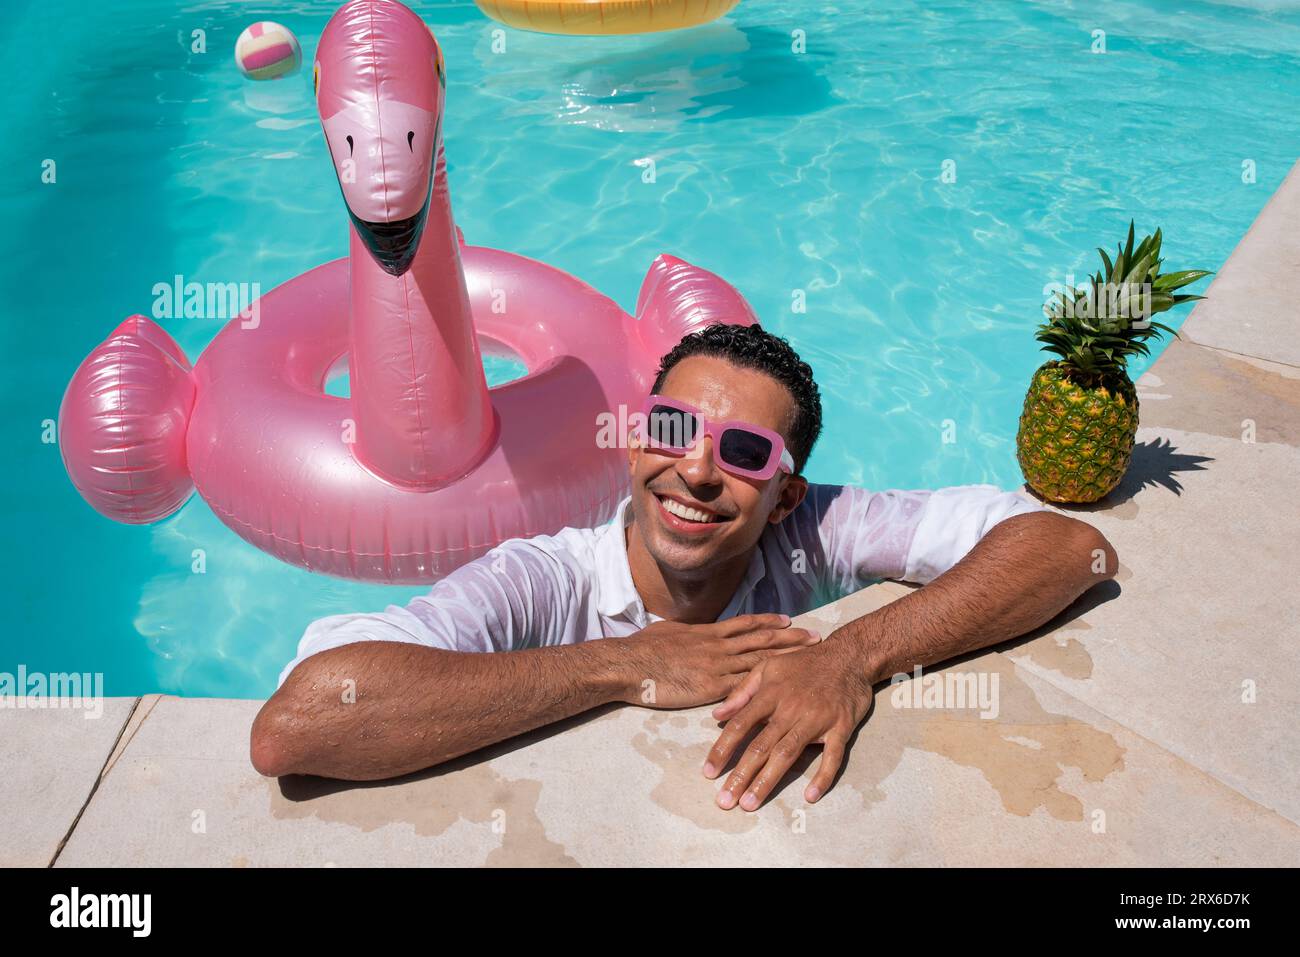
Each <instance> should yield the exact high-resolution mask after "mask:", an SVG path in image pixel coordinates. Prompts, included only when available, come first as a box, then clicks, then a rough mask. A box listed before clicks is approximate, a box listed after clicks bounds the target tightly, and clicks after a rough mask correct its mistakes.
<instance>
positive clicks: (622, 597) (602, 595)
mask: <svg viewBox="0 0 1300 957" xmlns="http://www.w3.org/2000/svg"><path fill="white" fill-rule="evenodd" d="M631 523H632V496H630V495H629V496H627V497H626V498H625V499H623V501H621V502H619V503H618V508H617V509H615V511H614V517H613V519H611V520H610V522H609V523H608V524H606V525H605V527H604V528H602V529H601V530H600V532H599V533H598V535H597V538H596V580H597V582H599V585H600V588H599V592H598V594H597V595H596V610H597V611H598V612H600V614H602V615H604V616H605V617H606V618H616V617H618V616H619V615H623V614H626V615H629V616H630V617H631V618H632V620H633V621H635V622H637V623H638V624H640V623H641V622H643V621H644V620H645V607H644V606H643V605H642V604H641V596H640V595H639V594H638V593H637V590H636V585H634V584H632V569H631V567H630V566H629V565H628V563H627V527H628V525H630V524H631Z"/></svg>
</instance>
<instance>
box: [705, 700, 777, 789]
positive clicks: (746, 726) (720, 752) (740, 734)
mask: <svg viewBox="0 0 1300 957" xmlns="http://www.w3.org/2000/svg"><path fill="white" fill-rule="evenodd" d="M763 712H764V708H763V706H762V704H761V703H760V701H753V700H751V701H750V703H749V704H747V705H745V706H744V707H743V708H741V709H740V711H739V712H738V713H737V714H736V715H735V716H734V717H733V718H732V719H731V720H730V721H728V722H727V726H726V727H725V728H723V729H722V733H721V734H720V735H718V740H717V741H714V742H713V747H712V748H710V749H709V753H708V754H707V755H706V756H705V758H704V776H705V777H706V778H716V777H717V776H718V775H719V774H721V773H722V769H723V768H725V767H726V766H727V762H728V761H730V760H731V755H732V754H733V753H734V752H735V750H736V748H737V747H739V745H740V743H741V742H742V741H744V740H745V738H747V737H748V736H749V732H750V731H751V730H752V729H753V728H754V726H755V725H756V724H757V723H758V722H760V721H761V720H762V719H763V718H764V717H766V715H765V714H764V713H763Z"/></svg>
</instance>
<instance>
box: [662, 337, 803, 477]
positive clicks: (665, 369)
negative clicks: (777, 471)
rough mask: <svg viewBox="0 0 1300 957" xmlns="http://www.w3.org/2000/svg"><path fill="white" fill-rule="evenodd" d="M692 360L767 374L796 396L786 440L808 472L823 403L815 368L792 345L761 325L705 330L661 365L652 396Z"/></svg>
mask: <svg viewBox="0 0 1300 957" xmlns="http://www.w3.org/2000/svg"><path fill="white" fill-rule="evenodd" d="M688 356H717V357H718V358H720V359H726V360H727V361H728V362H731V363H732V364H734V365H738V366H740V367H742V368H745V369H755V370H757V371H759V372H765V373H767V374H768V375H770V376H771V377H772V378H773V379H775V380H776V381H777V382H780V383H781V384H782V385H783V386H785V387H786V388H787V389H788V390H789V391H790V395H791V396H793V398H794V403H795V417H794V422H793V423H792V424H791V426H790V434H789V435H788V436H787V437H786V439H787V444H788V445H789V448H790V455H791V456H792V457H793V458H794V471H795V474H796V475H798V474H799V473H800V472H802V471H803V467H804V465H805V464H806V463H807V462H808V456H809V455H811V454H812V450H813V445H814V444H815V443H816V442H817V436H819V435H821V431H822V399H821V393H820V392H819V391H818V389H817V383H816V382H814V381H813V374H812V369H811V368H810V367H809V366H808V363H806V362H804V361H803V360H802V359H800V358H799V354H798V353H797V352H795V351H794V350H793V349H792V348H790V343H788V342H786V341H785V340H784V339H782V338H781V337H780V336H774V335H772V334H771V333H770V332H768V331H766V330H765V329H762V328H760V327H759V326H758V325H752V326H733V325H726V324H724V323H717V324H715V325H711V326H706V327H705V328H703V329H701V330H700V331H699V332H694V333H691V334H690V335H689V336H687V337H686V338H684V339H682V341H681V342H679V343H678V344H677V345H676V346H674V347H673V349H672V351H671V352H669V353H668V354H667V355H666V356H664V357H663V359H661V360H660V362H659V374H658V375H657V376H656V377H655V384H654V388H653V389H652V390H651V391H653V392H658V391H659V390H660V389H661V388H662V387H663V384H664V380H665V379H667V378H668V373H669V371H671V370H672V367H673V366H675V365H677V363H679V362H681V361H682V360H683V359H685V358H687V357H688Z"/></svg>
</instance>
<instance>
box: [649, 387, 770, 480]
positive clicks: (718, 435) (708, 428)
mask: <svg viewBox="0 0 1300 957" xmlns="http://www.w3.org/2000/svg"><path fill="white" fill-rule="evenodd" d="M657 405H666V406H668V407H669V408H671V409H673V410H674V411H677V412H685V413H686V414H688V415H693V416H695V418H696V419H697V420H698V421H699V423H700V430H699V431H698V432H697V433H696V434H695V440H694V441H693V442H692V443H691V444H690V445H688V446H686V447H685V448H675V447H673V446H667V445H659V444H655V443H652V442H651V441H650V437H649V436H648V435H647V434H646V429H647V427H648V426H649V424H650V412H651V410H652V409H654V407H655V406H657ZM641 418H642V422H643V423H644V425H643V426H642V427H641V428H640V429H639V430H638V431H639V432H640V433H641V441H642V444H643V447H645V448H648V449H654V450H655V451H656V452H663V453H664V454H666V455H685V454H686V453H687V452H689V451H690V450H691V449H693V448H695V446H697V445H699V443H700V436H702V435H707V436H708V437H709V438H711V439H712V440H713V448H714V461H715V462H717V463H718V468H720V469H722V470H723V471H724V472H730V473H731V474H732V475H739V476H741V477H743V478H752V479H770V478H771V477H772V476H773V475H775V474H776V473H777V472H778V471H782V472H788V473H789V474H791V475H793V474H794V456H792V455H791V454H790V450H789V449H787V448H786V447H785V439H783V438H781V436H780V435H779V434H778V433H776V432H773V431H772V430H771V429H765V428H763V427H762V426H761V425H754V424H753V423H752V422H744V421H741V420H740V419H728V420H727V421H725V422H711V421H709V418H708V416H706V415H705V414H704V413H703V412H702V411H700V410H699V409H697V408H696V407H695V406H693V405H691V404H690V403H689V402H683V401H682V400H681V399H672V398H669V397H668V396H666V395H650V396H647V397H646V400H645V404H644V405H643V406H642V407H641ZM728 429H740V430H742V431H745V432H753V433H754V434H755V435H761V436H762V437H763V438H765V439H767V440H768V441H769V442H771V443H772V453H771V454H770V455H769V456H768V458H767V464H766V465H765V466H763V468H761V469H759V470H758V471H751V470H749V469H742V468H739V467H737V466H735V465H731V464H729V463H727V462H724V461H723V460H722V457H721V456H720V455H718V454H717V449H718V445H719V443H720V441H721V439H722V433H723V432H725V431H727V430H728Z"/></svg>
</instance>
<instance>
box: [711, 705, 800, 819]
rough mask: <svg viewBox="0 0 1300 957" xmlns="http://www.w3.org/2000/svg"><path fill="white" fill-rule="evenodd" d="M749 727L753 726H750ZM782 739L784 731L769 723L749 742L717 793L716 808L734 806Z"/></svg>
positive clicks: (727, 808)
mask: <svg viewBox="0 0 1300 957" xmlns="http://www.w3.org/2000/svg"><path fill="white" fill-rule="evenodd" d="M742 713H743V712H742ZM733 720H734V719H733ZM728 727H730V726H728ZM750 727H753V725H752V724H751V725H750ZM724 733H725V732H724ZM783 737H785V732H784V729H782V728H778V727H776V725H774V724H773V723H772V722H770V721H769V722H768V723H767V726H766V727H764V728H763V730H762V731H760V732H759V733H758V734H757V735H756V736H755V737H754V740H753V741H751V742H749V747H747V748H746V749H745V753H744V754H742V755H741V756H740V761H739V762H737V764H736V766H735V768H733V769H732V771H731V776H730V777H729V778H727V783H726V785H725V786H724V787H723V789H722V790H721V791H719V792H718V798H717V800H718V807H720V808H722V809H723V810H724V811H730V810H731V809H732V808H733V807H735V806H736V803H737V802H738V801H739V800H740V797H741V795H743V794H744V793H745V792H746V791H747V790H748V789H749V783H750V782H751V781H753V780H754V778H755V777H757V776H758V773H759V772H760V771H762V770H763V766H764V765H765V764H767V762H768V760H769V759H770V758H771V757H772V749H773V748H774V747H775V746H776V743H777V742H778V741H780V740H781V739H782V738H783ZM733 749H734V748H733Z"/></svg>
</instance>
